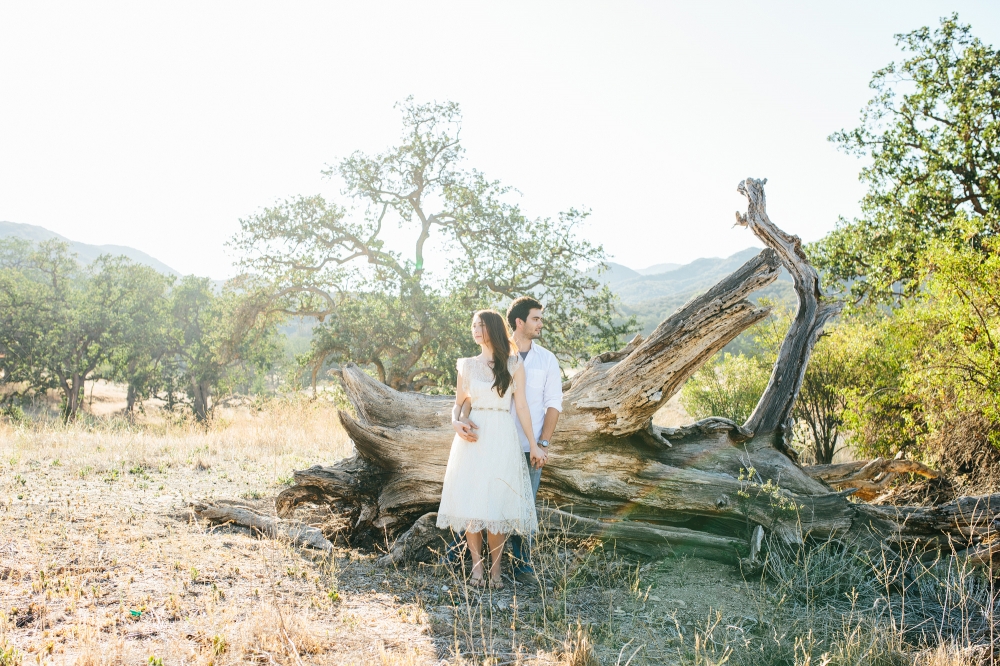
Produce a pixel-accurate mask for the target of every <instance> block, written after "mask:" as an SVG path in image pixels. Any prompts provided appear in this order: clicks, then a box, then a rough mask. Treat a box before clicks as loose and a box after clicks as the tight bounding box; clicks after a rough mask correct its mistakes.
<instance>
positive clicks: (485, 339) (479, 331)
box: [472, 315, 490, 345]
mask: <svg viewBox="0 0 1000 666" xmlns="http://www.w3.org/2000/svg"><path fill="white" fill-rule="evenodd" d="M472 339H473V340H475V341H476V344H477V345H482V344H489V341H490V334H489V333H487V332H486V326H485V325H484V324H483V320H482V319H480V318H479V315H476V316H475V317H473V318H472Z"/></svg>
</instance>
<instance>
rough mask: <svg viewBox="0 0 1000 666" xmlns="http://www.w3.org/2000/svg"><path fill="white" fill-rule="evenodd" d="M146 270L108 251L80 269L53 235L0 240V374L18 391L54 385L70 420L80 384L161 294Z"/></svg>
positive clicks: (123, 342)
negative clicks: (34, 241)
mask: <svg viewBox="0 0 1000 666" xmlns="http://www.w3.org/2000/svg"><path fill="white" fill-rule="evenodd" d="M151 271H152V269H150V268H147V267H145V266H138V265H136V264H133V263H132V262H130V261H129V260H128V259H126V258H124V257H109V256H102V257H99V258H98V259H97V261H95V262H94V263H93V264H92V265H91V266H89V267H87V268H81V267H80V266H79V264H78V263H77V261H76V259H75V257H74V256H73V255H71V254H70V253H69V249H68V246H67V245H66V244H65V243H62V242H60V241H45V242H43V243H40V244H38V245H37V246H34V245H32V244H31V243H29V242H27V241H22V240H18V239H3V240H0V318H2V319H0V350H2V354H3V357H2V363H3V370H4V378H5V380H6V381H8V382H13V383H17V384H21V385H22V387H23V388H24V389H25V390H34V391H41V390H45V389H50V388H51V389H57V390H59V391H60V392H62V395H63V406H62V411H63V417H64V418H65V419H66V420H67V421H71V420H73V419H75V418H76V416H77V413H78V411H79V408H80V401H81V398H82V395H83V387H84V383H85V382H87V381H90V380H93V379H96V378H98V376H99V375H100V370H101V369H102V367H103V366H105V365H106V364H107V363H108V362H109V361H110V360H111V358H112V356H113V354H114V353H115V352H116V350H122V349H124V348H125V347H126V346H128V345H129V344H133V343H134V341H130V340H129V334H130V331H132V332H134V331H135V325H136V322H137V321H140V320H142V319H143V318H144V317H145V316H146V314H145V313H146V312H147V310H148V308H149V307H150V301H151V299H153V298H155V296H156V294H157V293H160V294H162V284H161V283H159V282H158V281H157V280H156V279H151V275H150V272H151ZM154 307H155V305H154Z"/></svg>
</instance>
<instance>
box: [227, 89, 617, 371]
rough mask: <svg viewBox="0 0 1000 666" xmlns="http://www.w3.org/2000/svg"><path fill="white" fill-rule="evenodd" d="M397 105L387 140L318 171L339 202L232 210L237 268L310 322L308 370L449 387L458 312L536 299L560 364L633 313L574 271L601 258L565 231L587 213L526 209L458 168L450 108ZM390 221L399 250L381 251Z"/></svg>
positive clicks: (594, 347)
mask: <svg viewBox="0 0 1000 666" xmlns="http://www.w3.org/2000/svg"><path fill="white" fill-rule="evenodd" d="M399 108H400V109H401V111H402V114H403V137H402V141H401V143H400V144H399V145H397V146H394V147H392V148H390V149H388V150H386V151H385V152H383V153H379V154H374V155H369V154H366V153H361V152H356V153H354V154H352V155H351V156H350V157H348V158H346V159H344V160H343V161H341V162H340V163H339V164H337V165H336V166H334V167H331V168H330V169H328V170H327V171H325V172H324V173H325V175H327V176H328V177H331V178H337V179H339V181H340V182H342V183H343V186H344V188H343V194H344V195H345V197H346V200H345V204H346V205H349V206H350V208H348V207H346V205H340V204H337V203H334V202H329V201H327V200H326V199H324V198H323V197H320V196H302V197H296V198H293V199H290V200H287V201H285V202H282V203H280V204H278V205H276V206H274V207H271V208H267V209H265V210H264V211H262V212H261V213H259V214H256V215H253V216H251V217H248V218H246V219H244V220H241V232H240V233H239V234H238V235H237V237H236V238H235V239H234V240H233V245H234V246H235V247H236V248H237V249H238V250H239V251H241V252H242V253H243V256H244V259H243V265H244V266H245V267H246V268H248V269H250V270H252V271H255V272H257V273H259V274H262V275H264V276H266V277H267V278H269V279H270V280H272V281H273V284H274V292H273V297H274V299H275V302H276V303H277V304H278V305H277V306H276V307H278V308H279V309H280V310H281V311H283V312H286V313H289V314H294V315H310V316H315V317H317V318H318V319H319V320H320V321H321V322H322V325H321V326H320V327H319V328H318V330H317V335H316V337H315V340H314V344H313V350H312V355H313V358H312V362H313V365H314V367H318V366H319V365H321V364H323V363H324V362H326V361H328V360H329V361H335V362H347V361H354V362H357V363H359V364H363V365H370V366H371V367H373V368H374V369H375V370H376V372H377V373H378V376H379V379H381V380H382V381H383V382H385V383H387V384H389V385H390V386H393V387H394V388H397V389H404V390H420V389H423V388H428V387H435V386H442V385H447V384H450V383H452V382H453V381H454V374H455V367H454V366H455V363H454V361H455V358H456V357H458V356H461V355H466V354H469V353H471V351H472V342H471V338H470V336H469V333H468V330H467V329H468V324H469V319H470V317H471V314H472V312H473V311H474V310H476V309H478V308H482V307H487V306H491V305H493V306H502V304H503V303H504V302H506V301H509V300H510V299H513V298H516V297H518V296H520V295H523V294H532V295H534V296H536V297H537V298H539V300H541V301H542V302H543V303H545V305H546V330H545V344H546V345H547V346H548V347H549V348H550V349H552V351H554V352H555V353H556V354H558V355H559V356H560V357H561V358H562V359H563V360H564V361H568V362H571V363H572V362H575V361H577V360H579V359H582V358H584V357H586V356H589V355H590V354H592V353H593V352H594V351H598V350H604V349H607V348H609V347H612V346H615V345H618V344H620V343H621V342H622V339H623V337H624V336H625V335H626V334H628V333H629V332H630V331H632V330H633V329H634V323H633V322H631V321H626V322H620V321H618V319H617V310H616V305H615V299H614V296H613V295H612V293H611V292H610V291H609V290H607V289H606V288H601V286H600V284H599V283H598V282H597V281H596V280H595V279H593V278H592V277H590V276H589V275H587V273H586V270H587V269H588V268H591V267H593V266H595V265H603V262H604V258H605V255H604V251H603V249H602V248H601V247H600V246H594V245H592V244H591V243H589V242H587V241H585V240H583V239H581V238H579V237H578V236H577V229H578V226H579V224H580V222H581V221H582V220H583V219H584V218H586V216H587V214H586V213H585V212H581V211H578V210H575V209H570V210H568V211H566V212H564V213H561V214H560V215H558V216H557V217H555V218H529V217H527V216H526V215H525V214H524V213H523V212H522V211H521V209H520V208H519V207H518V206H517V205H515V204H512V203H510V201H509V199H510V196H511V194H512V190H511V189H510V188H509V187H507V186H504V185H502V184H501V183H499V182H497V181H492V180H489V179H487V178H486V177H485V176H484V175H483V174H482V173H480V172H479V171H476V170H474V169H468V168H466V167H465V166H464V163H463V158H464V151H463V148H462V145H461V142H460V139H459V135H460V132H461V114H460V111H459V108H458V105H457V104H455V103H452V102H447V103H440V104H439V103H433V104H417V103H415V102H413V100H412V99H408V100H406V101H405V102H404V103H402V104H400V105H399ZM390 226H398V227H399V228H401V229H403V230H404V232H406V233H409V234H410V236H409V239H410V242H411V245H410V246H409V248H406V249H398V248H397V249H393V247H391V243H390V242H389V241H390V239H389V235H388V234H387V232H386V230H387V228H389V227H390ZM429 242H435V243H436V252H434V253H433V257H435V259H433V260H432V259H431V256H432V253H430V252H429V249H430V246H429V244H428V243H429ZM432 261H433V263H432Z"/></svg>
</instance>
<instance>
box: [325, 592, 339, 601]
mask: <svg viewBox="0 0 1000 666" xmlns="http://www.w3.org/2000/svg"><path fill="white" fill-rule="evenodd" d="M326 597H327V599H329V600H330V603H331V604H335V603H337V602H339V601H340V593H339V592H337V590H327V591H326Z"/></svg>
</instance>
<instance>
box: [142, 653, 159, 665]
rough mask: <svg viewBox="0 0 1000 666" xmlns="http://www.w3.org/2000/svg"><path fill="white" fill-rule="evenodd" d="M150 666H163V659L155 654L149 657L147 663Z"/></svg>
mask: <svg viewBox="0 0 1000 666" xmlns="http://www.w3.org/2000/svg"><path fill="white" fill-rule="evenodd" d="M146 663H148V664H149V666H163V659H161V658H160V657H157V656H156V655H155V654H151V655H149V659H148V660H147V662H146Z"/></svg>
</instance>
